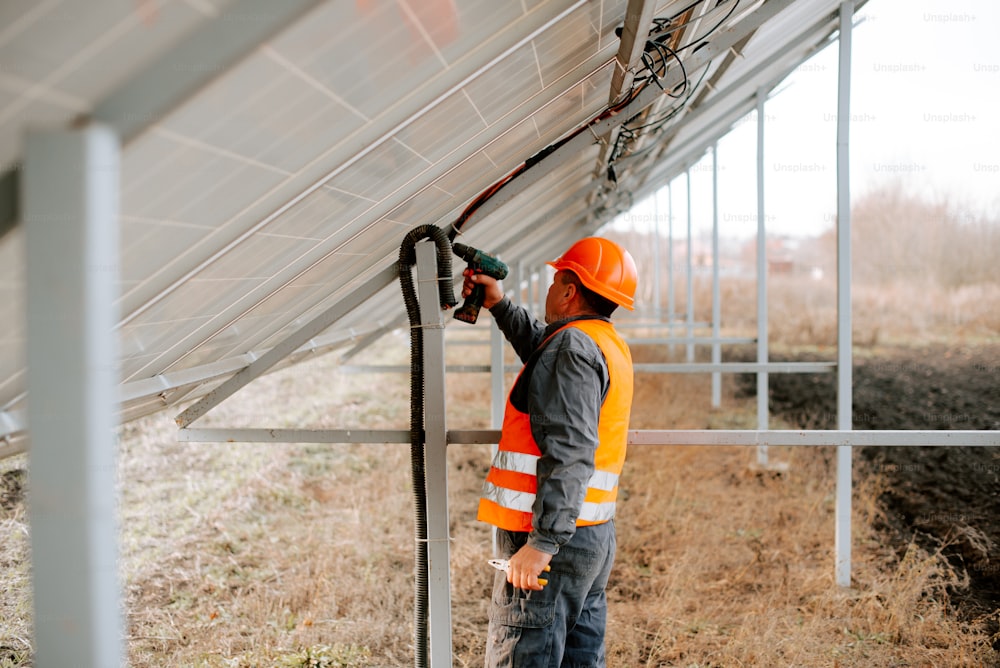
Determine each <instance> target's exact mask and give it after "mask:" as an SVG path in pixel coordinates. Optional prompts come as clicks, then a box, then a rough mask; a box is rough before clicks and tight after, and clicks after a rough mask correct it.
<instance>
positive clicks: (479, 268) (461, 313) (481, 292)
mask: <svg viewBox="0 0 1000 668" xmlns="http://www.w3.org/2000/svg"><path fill="white" fill-rule="evenodd" d="M451 249H452V250H453V251H455V255H457V256H458V257H460V258H462V259H463V260H465V261H466V262H467V263H468V265H469V269H471V270H472V271H474V272H475V273H477V274H486V275H487V276H491V277H493V278H495V279H497V280H498V281H501V280H503V279H505V278H507V271H508V269H507V265H505V264H504V263H503V262H501V261H500V260H498V259H497V258H496V257H494V256H492V255H490V254H489V253H484V252H483V251H481V250H478V249H476V248H473V247H472V246H466V245H465V244H459V243H453V244H452V245H451ZM485 299H486V288H485V287H484V286H482V285H478V284H477V285H474V286H473V288H472V292H471V293H470V294H469V296H468V297H466V298H465V303H464V304H462V306H461V307H459V308H458V310H456V311H455V317H456V318H457V319H459V320H461V321H463V322H468V323H471V324H473V325H474V324H476V320H478V319H479V309H480V308H482V306H483V301H484V300H485Z"/></svg>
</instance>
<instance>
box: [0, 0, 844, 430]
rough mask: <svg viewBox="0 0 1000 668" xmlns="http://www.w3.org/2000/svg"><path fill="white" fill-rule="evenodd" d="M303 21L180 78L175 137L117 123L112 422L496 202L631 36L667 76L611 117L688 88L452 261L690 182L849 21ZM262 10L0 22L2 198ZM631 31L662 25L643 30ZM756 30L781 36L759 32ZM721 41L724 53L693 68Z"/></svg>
mask: <svg viewBox="0 0 1000 668" xmlns="http://www.w3.org/2000/svg"><path fill="white" fill-rule="evenodd" d="M300 4H302V5H303V6H304V7H305V9H304V10H303V11H302V13H301V15H299V16H297V17H295V18H294V20H292V21H290V22H289V23H287V24H284V25H281V26H280V29H276V30H275V32H274V34H272V35H270V37H269V38H268V39H267V40H266V41H263V42H261V43H259V44H257V45H256V46H255V48H252V49H250V50H249V51H248V52H247V53H246V54H244V55H243V57H241V58H239V59H238V60H236V61H234V62H224V61H221V60H220V62H217V63H216V62H211V61H204V62H203V63H201V66H203V67H204V70H205V71H204V72H200V73H199V72H194V73H193V74H201V75H204V77H205V78H206V80H207V81H206V83H205V84H204V85H202V86H200V87H199V88H198V89H197V90H196V91H195V92H194V93H193V94H190V95H186V96H184V97H183V98H182V99H177V100H176V101H174V102H175V103H174V104H173V105H172V106H171V109H170V111H169V113H164V114H162V115H161V114H148V113H144V112H141V111H138V110H137V111H136V112H135V113H132V114H131V116H129V113H128V110H126V112H125V113H124V114H123V115H122V116H120V117H119V118H124V119H125V121H123V122H127V123H128V125H129V128H134V130H135V131H134V132H133V131H132V130H131V129H130V131H129V133H128V135H127V136H125V137H124V140H125V143H124V147H123V154H122V173H121V195H122V197H121V219H120V225H121V244H120V245H121V259H120V265H119V267H118V270H119V272H120V288H121V291H120V299H119V302H118V310H119V313H120V325H119V328H118V334H119V335H120V339H121V360H120V373H121V381H122V396H123V407H122V419H123V420H126V419H131V418H134V417H137V416H140V415H143V414H148V413H150V412H153V411H156V410H160V409H162V408H163V407H165V406H168V405H175V404H178V403H180V402H182V401H185V400H189V399H191V398H193V397H195V396H198V395H200V394H204V393H205V392H207V391H208V390H210V389H211V388H212V387H215V386H216V385H218V384H219V383H220V382H222V381H224V380H225V379H226V378H227V377H229V376H230V375H232V374H233V373H235V372H236V371H238V370H239V369H240V368H243V367H244V366H246V365H247V364H248V363H249V361H250V360H251V359H253V356H255V355H258V354H260V352H262V351H266V350H268V349H270V348H271V347H273V346H274V345H275V344H277V343H278V342H280V341H281V340H282V339H284V338H285V337H287V336H288V335H289V334H291V333H292V332H294V331H296V330H297V329H298V328H299V327H301V326H302V325H303V324H304V323H306V322H308V321H309V320H311V319H312V318H313V317H315V316H316V315H317V314H319V313H322V312H323V311H325V310H327V309H329V308H331V307H333V306H335V305H336V304H337V303H338V302H340V301H341V300H343V299H345V297H346V296H348V295H350V294H351V293H352V292H353V291H355V290H356V289H358V286H360V285H363V284H364V283H365V281H368V280H372V278H373V277H374V276H376V275H378V274H379V272H381V271H383V270H384V269H385V268H386V267H389V266H391V265H392V264H393V263H394V262H395V260H396V253H397V250H398V246H399V243H400V241H401V240H402V237H403V236H404V234H405V233H406V232H407V231H408V230H410V229H411V228H413V227H414V226H416V225H419V224H424V223H433V224H438V225H442V226H447V225H449V224H451V222H452V221H454V220H455V219H456V218H457V217H458V215H459V214H460V213H461V212H462V211H463V209H465V207H466V206H467V205H468V203H469V202H470V201H472V200H473V199H474V198H475V197H476V196H477V195H479V194H480V193H482V192H483V191H484V190H486V189H487V188H489V187H490V185H491V184H494V183H496V182H498V181H499V180H501V179H503V178H504V177H505V176H507V175H509V174H510V173H511V172H512V170H515V169H517V168H518V167H519V166H522V165H524V163H525V161H526V160H528V159H529V158H531V157H532V156H539V157H540V152H542V151H543V149H545V148H546V147H549V146H552V145H553V144H555V143H556V142H558V141H560V140H562V139H564V138H566V137H569V136H573V133H574V132H576V131H578V130H579V129H580V128H583V127H584V126H586V125H587V124H588V123H589V122H590V121H592V120H593V119H595V118H597V117H599V116H601V115H602V114H605V112H606V111H607V110H608V108H609V105H610V104H611V97H612V96H614V93H613V92H612V87H613V85H614V82H615V70H616V67H617V65H616V55H617V54H618V53H619V50H620V48H621V46H622V40H621V39H620V38H619V32H620V31H621V29H622V28H623V26H625V25H626V24H627V23H628V22H629V21H632V22H634V23H636V25H638V29H639V30H640V43H642V42H644V41H645V35H646V34H647V33H648V31H649V30H650V29H651V27H652V28H653V29H654V30H655V29H656V28H657V26H659V27H660V29H661V31H663V32H666V33H668V34H667V35H666V36H665V38H664V39H663V40H662V41H661V43H662V44H663V45H665V47H666V50H665V51H664V50H662V49H661V50H660V51H659V56H660V58H661V60H660V61H659V64H658V65H656V57H657V51H656V49H647V52H646V53H647V55H646V59H647V61H646V63H647V64H650V63H653V64H654V65H655V66H654V67H653V68H652V70H653V71H654V72H657V76H656V77H653V76H652V75H651V74H650V71H649V68H646V69H645V74H644V75H643V65H642V63H641V62H640V63H639V67H638V69H639V70H640V72H639V74H640V75H641V76H639V77H637V82H636V83H635V84H633V86H634V87H633V88H631V89H630V90H631V93H630V92H629V90H625V91H622V96H624V97H628V96H629V95H630V94H636V93H637V92H638V91H639V90H640V88H642V87H643V86H662V82H663V81H666V80H667V79H668V78H669V77H671V76H673V77H678V76H681V77H682V81H683V83H684V86H683V88H680V87H677V88H673V89H672V88H671V87H669V86H666V87H665V88H666V90H665V93H670V94H669V95H668V94H658V95H657V98H656V99H655V101H654V102H653V104H652V106H650V107H648V108H647V109H646V110H645V111H644V112H642V114H641V115H639V116H633V117H631V118H629V119H626V118H621V119H620V121H626V120H628V123H627V124H626V127H627V128H634V129H636V130H635V131H634V132H632V133H631V135H634V136H626V137H625V139H628V140H629V141H627V142H624V141H622V135H621V133H619V132H617V131H616V132H612V133H610V134H603V133H596V132H591V133H590V134H591V135H592V136H591V137H590V138H589V139H588V140H587V141H586V142H585V143H584V142H579V146H580V147H579V150H575V152H573V154H572V155H569V156H568V157H565V156H562V157H560V158H559V160H558V161H557V160H551V161H550V160H548V159H547V158H546V157H540V159H539V160H538V162H537V164H534V165H533V166H532V167H531V168H530V169H528V170H525V171H524V172H523V174H522V175H521V176H519V177H518V178H519V179H522V180H523V181H525V183H524V184H523V187H520V188H519V189H518V190H517V192H516V194H515V195H512V196H508V197H506V198H504V202H503V204H502V205H500V206H494V207H493V210H492V211H490V212H488V213H487V212H485V210H484V213H483V215H481V216H479V217H477V218H476V219H475V220H474V221H470V222H469V224H468V227H467V229H466V230H465V232H466V238H465V240H466V241H468V242H469V243H471V244H472V245H476V246H479V247H483V248H487V249H491V250H493V251H498V252H501V253H502V254H503V255H504V257H505V258H517V259H518V260H521V261H523V262H526V263H529V264H530V263H538V262H541V261H543V260H545V259H549V258H551V257H553V256H554V255H556V254H558V252H559V251H560V250H561V249H562V247H564V246H565V245H566V243H568V241H570V240H572V239H573V238H576V237H580V236H584V235H585V234H587V233H590V232H592V231H593V230H596V229H597V228H598V227H600V226H601V225H602V224H604V223H606V222H608V221H609V220H611V219H612V218H613V217H614V216H615V215H616V214H618V213H619V212H620V211H621V209H622V207H623V206H625V203H627V202H628V201H630V200H637V199H638V198H639V197H640V196H642V195H643V194H644V193H650V192H652V191H653V190H654V189H655V188H656V187H658V186H659V185H661V184H663V183H665V182H667V181H668V180H670V179H671V178H673V177H674V176H676V175H677V174H679V173H681V172H683V170H684V169H685V168H686V167H687V166H689V165H690V164H693V162H694V161H695V160H697V159H698V158H699V157H700V156H701V155H702V154H703V153H704V151H705V150H706V149H707V148H708V147H709V146H710V145H711V143H712V142H713V141H715V140H716V139H718V138H719V137H720V136H721V135H722V134H724V133H725V132H726V131H727V130H728V129H729V128H730V127H732V125H733V123H735V122H736V121H737V120H739V118H740V117H741V116H743V115H745V114H746V113H747V112H748V111H749V110H750V109H752V107H753V105H754V103H755V102H754V100H755V98H754V95H755V94H756V91H757V90H758V88H759V87H761V86H773V85H774V84H775V83H777V82H778V81H780V79H781V78H782V77H784V76H785V75H786V74H787V73H788V72H790V71H791V70H792V69H793V68H794V67H795V66H797V65H798V64H800V63H801V62H802V61H803V60H804V59H805V58H807V57H808V56H809V55H811V54H812V53H814V52H815V51H816V50H817V49H818V48H821V47H822V46H823V45H824V44H825V43H826V42H827V41H828V40H829V39H830V38H831V36H832V35H834V34H835V31H836V26H837V11H838V7H839V5H840V3H839V2H837V1H835V0H794V1H792V0H768V1H767V2H762V1H760V0H758V1H757V2H746V1H745V0H744V1H740V0H720V1H719V2H715V1H714V0H713V1H711V2H709V1H706V0H694V1H690V0H667V1H661V2H654V3H652V4H651V5H649V6H647V5H648V3H643V2H631V3H629V2H626V0H599V1H598V0H595V1H587V0H549V1H545V2H543V1H535V2H532V1H529V0H522V1H521V2H494V1H493V0H428V1H423V2H410V1H407V0H385V1H377V0H356V2H332V1H330V2H313V3H300ZM260 6H261V4H260V3H256V2H248V1H235V0H234V1H232V2H224V1H222V0H186V1H181V0H173V1H170V2H146V1H126V0H92V1H90V2H87V3H79V2H74V1H73V0H16V1H13V0H12V1H8V2H4V3H3V4H2V5H0V26H2V27H0V64H2V65H0V165H2V166H3V170H2V171H3V178H4V182H5V183H8V184H10V183H16V177H17V174H18V166H19V159H20V157H19V156H20V152H21V148H22V146H23V139H24V134H25V132H26V131H27V130H29V129H30V128H37V127H43V128H44V127H53V126H62V125H66V124H68V123H71V122H73V121H74V119H79V118H81V117H82V118H86V117H87V116H88V115H91V114H94V115H96V116H97V117H98V120H100V114H99V113H97V112H100V110H101V109H102V108H103V107H102V105H103V104H105V103H106V101H107V100H108V99H109V98H112V97H113V96H114V95H115V94H116V92H117V91H120V90H121V89H122V88H123V87H125V86H128V85H131V83H133V82H136V81H142V80H143V78H145V79H147V80H148V79H150V78H151V77H153V73H161V72H163V71H164V70H165V69H166V70H169V68H164V67H160V68H159V69H156V66H157V64H158V63H163V62H168V63H169V62H172V61H170V58H171V57H173V56H175V55H176V54H177V52H178V50H182V49H183V48H184V44H185V41H184V40H185V39H187V38H189V37H190V36H191V35H193V34H196V33H198V31H205V30H212V29H213V28H217V27H220V26H224V27H226V28H227V29H229V30H241V29H243V28H244V27H251V26H255V27H258V28H259V27H260V25H261V24H262V23H263V22H264V20H265V17H263V15H262V14H261V13H260V10H259V7H260ZM255 8H258V9H255ZM778 9H780V11H777V10H778ZM643 10H645V13H646V15H651V16H652V17H654V18H657V19H666V18H669V19H671V22H670V23H669V24H668V23H666V22H660V23H653V24H652V26H651V25H649V24H645V25H643V24H642V22H641V21H639V22H636V21H635V17H636V16H637V14H638V13H640V12H641V11H643ZM765 12H770V13H771V14H773V16H769V18H768V19H767V20H766V21H760V20H759V17H760V16H761V15H762V14H763V13H765ZM758 23H760V25H759V26H758V25H757V24H758ZM664 26H665V27H664ZM219 34H226V33H225V31H220V32H219ZM724 39H730V40H732V41H733V42H734V44H733V46H732V47H731V48H725V49H718V51H719V53H717V54H714V55H713V57H711V58H708V57H707V56H706V54H709V53H712V51H713V44H717V43H720V42H721V41H722V40H724ZM640 51H641V49H640ZM682 65H683V66H685V67H682ZM190 67H191V66H188V68H189V69H190ZM681 73H683V74H681ZM185 74H192V72H186V73H185ZM650 90H653V89H652V88H650ZM630 113H631V112H630ZM605 116H606V114H605ZM616 125H620V122H617V123H616ZM625 134H626V135H629V133H625ZM618 141H622V143H619V144H616V143H615V142H618ZM616 147H618V148H619V149H621V150H619V151H617V152H616V151H615V150H614V149H615V148H616ZM541 155H545V154H541ZM609 160H611V161H612V162H613V163H614V170H615V176H616V178H617V185H615V184H614V183H612V182H610V181H609V180H608V177H607V174H608V164H609ZM5 192H6V193H7V197H10V196H11V195H10V192H11V191H10V190H9V189H8V190H6V191H5ZM15 192H16V191H15ZM502 192H503V191H501V193H502ZM498 197H499V196H498ZM4 208H5V207H2V206H0V211H2V210H4ZM0 229H2V230H6V232H5V233H4V234H3V236H2V237H0V321H2V322H4V323H5V325H6V326H5V327H4V328H3V329H2V330H0V436H8V437H10V438H13V439H14V440H15V441H16V440H17V438H18V437H19V435H21V434H23V431H24V428H25V426H26V425H24V423H23V417H22V416H23V414H24V404H25V401H26V399H27V388H26V387H25V340H24V339H25V316H24V310H25V304H24V292H25V285H24V266H23V260H22V259H21V258H22V256H23V232H22V230H21V229H20V228H19V226H18V225H17V221H16V218H15V219H13V220H10V221H0ZM397 292H398V286H396V284H395V283H390V284H388V285H386V286H384V287H383V288H382V289H381V290H380V291H378V292H377V293H375V294H374V295H373V296H372V297H371V298H370V299H369V300H368V301H367V302H366V303H365V305H364V307H363V308H359V309H355V310H354V311H353V312H351V313H349V314H347V315H346V316H345V317H343V318H342V319H340V320H339V321H338V322H336V323H335V325H333V326H332V327H331V328H330V329H329V330H328V331H327V332H325V333H324V334H323V335H321V336H319V337H316V338H314V339H313V341H312V342H311V343H310V344H309V346H308V348H309V349H311V350H323V351H325V350H329V349H333V348H339V347H344V346H349V345H351V344H352V342H353V341H356V340H357V338H358V337H359V336H362V335H364V334H366V333H369V332H377V331H380V330H383V329H386V328H390V327H392V326H394V325H398V324H399V321H400V317H401V316H402V315H403V309H402V304H401V301H400V299H399V297H398V295H397ZM290 361H294V359H292V360H290Z"/></svg>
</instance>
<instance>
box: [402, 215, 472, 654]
mask: <svg viewBox="0 0 1000 668" xmlns="http://www.w3.org/2000/svg"><path fill="white" fill-rule="evenodd" d="M422 239H431V240H432V241H433V242H434V243H435V244H436V245H437V277H438V298H439V302H440V304H441V308H451V307H452V306H455V305H456V304H457V303H458V300H457V299H455V290H454V286H453V285H452V273H451V271H452V270H451V242H450V241H449V240H448V235H447V234H446V233H445V231H444V230H442V229H441V228H439V227H437V226H436V225H420V226H418V227H415V228H414V229H412V230H410V232H409V233H407V235H406V236H405V237H404V238H403V243H402V244H401V245H400V247H399V285H400V288H402V291H403V302H404V303H405V304H406V314H407V316H408V317H409V320H410V468H411V471H412V480H413V506H414V508H413V525H414V526H413V530H414V537H415V541H416V543H415V546H414V548H415V549H414V557H413V587H414V601H413V655H414V656H413V665H414V666H416V668H426V666H427V661H428V637H427V592H428V584H427V582H428V572H427V485H426V476H425V473H426V472H425V469H424V333H423V329H422V328H421V327H420V304H419V302H418V301H417V293H416V290H415V288H414V287H413V274H412V271H411V267H412V266H413V265H414V264H416V262H417V254H416V249H415V247H416V244H417V242H418V241H420V240H422Z"/></svg>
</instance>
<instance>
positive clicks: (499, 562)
mask: <svg viewBox="0 0 1000 668" xmlns="http://www.w3.org/2000/svg"><path fill="white" fill-rule="evenodd" d="M486 563H488V564H489V565H490V566H492V567H493V568H495V569H497V570H498V571H503V572H504V573H510V562H509V561H507V560H506V559H490V560H489V561H487V562H486ZM545 570H546V571H551V570H552V567H551V566H546V567H545ZM548 583H549V581H548V580H546V579H544V578H538V584H539V585H540V586H542V587H544V586H545V585H547V584H548Z"/></svg>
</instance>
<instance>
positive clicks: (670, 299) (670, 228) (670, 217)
mask: <svg viewBox="0 0 1000 668" xmlns="http://www.w3.org/2000/svg"><path fill="white" fill-rule="evenodd" d="M667 247H668V251H667V336H670V337H672V336H673V335H674V318H675V317H676V313H677V303H676V301H675V297H674V189H673V184H672V182H671V183H667ZM669 352H670V356H671V358H673V355H674V344H672V343H671V344H670V348H669Z"/></svg>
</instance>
